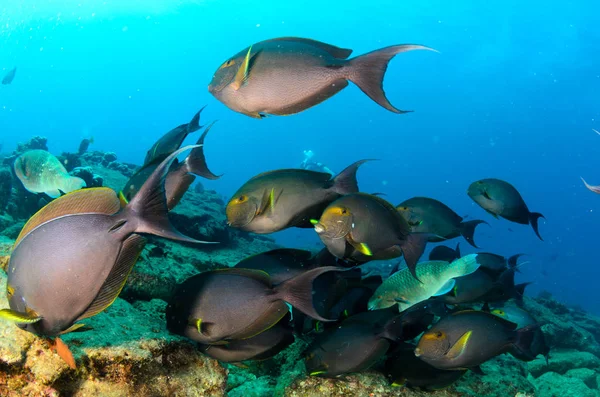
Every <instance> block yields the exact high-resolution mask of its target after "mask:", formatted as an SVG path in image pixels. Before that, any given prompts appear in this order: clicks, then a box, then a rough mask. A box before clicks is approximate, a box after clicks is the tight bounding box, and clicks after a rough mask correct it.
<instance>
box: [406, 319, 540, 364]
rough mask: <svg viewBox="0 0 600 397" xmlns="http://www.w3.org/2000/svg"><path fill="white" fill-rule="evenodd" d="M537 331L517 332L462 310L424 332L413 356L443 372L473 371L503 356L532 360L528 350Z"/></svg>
mask: <svg viewBox="0 0 600 397" xmlns="http://www.w3.org/2000/svg"><path fill="white" fill-rule="evenodd" d="M538 327H539V326H538V325H530V326H527V327H525V328H522V329H519V330H517V329H516V328H517V325H516V324H515V323H512V322H510V321H507V320H504V319H502V318H500V317H498V316H495V315H493V314H491V313H488V312H483V311H475V310H464V311H460V312H456V313H453V314H450V315H449V316H447V317H444V318H443V319H441V320H440V321H439V322H438V323H437V324H435V325H433V327H431V328H430V329H429V330H428V331H427V332H425V333H424V334H423V336H421V339H420V340H419V343H418V344H417V347H416V348H415V355H416V356H417V357H419V358H420V359H421V360H423V361H425V362H426V363H427V364H429V365H431V366H433V367H435V368H437V369H444V370H465V369H469V368H475V367H478V366H479V365H480V364H482V363H484V362H486V361H487V360H489V359H491V358H493V357H495V356H497V355H499V354H503V353H512V354H513V355H514V356H518V357H517V358H519V359H521V358H524V357H526V358H527V359H528V360H533V359H534V358H535V356H533V354H532V353H531V352H530V346H531V343H532V341H533V338H534V335H535V332H534V331H535V330H536V329H537V328H538Z"/></svg>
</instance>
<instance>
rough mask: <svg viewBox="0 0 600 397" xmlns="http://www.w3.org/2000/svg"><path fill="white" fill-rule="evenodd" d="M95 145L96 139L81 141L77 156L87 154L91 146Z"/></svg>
mask: <svg viewBox="0 0 600 397" xmlns="http://www.w3.org/2000/svg"><path fill="white" fill-rule="evenodd" d="M92 143H94V137H91V138H89V139H88V138H84V139H82V140H81V142H80V143H79V149H77V154H79V155H82V154H84V153H85V152H87V151H88V148H89V147H90V144H92Z"/></svg>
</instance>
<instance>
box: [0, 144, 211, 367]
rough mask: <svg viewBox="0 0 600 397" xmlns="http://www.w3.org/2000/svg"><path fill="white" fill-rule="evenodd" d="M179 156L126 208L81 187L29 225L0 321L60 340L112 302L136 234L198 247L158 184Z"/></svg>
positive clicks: (136, 251)
mask: <svg viewBox="0 0 600 397" xmlns="http://www.w3.org/2000/svg"><path fill="white" fill-rule="evenodd" d="M187 149H189V148H183V149H182V150H181V151H183V150H187ZM181 151H178V152H175V153H173V155H171V156H170V157H168V158H167V159H165V161H164V162H163V163H162V164H161V166H159V167H158V168H157V169H156V171H155V172H154V174H153V175H152V176H151V177H150V178H149V179H148V181H147V182H146V184H145V185H144V186H143V187H142V189H141V190H140V194H139V195H138V196H136V198H135V199H134V200H132V201H131V203H129V204H128V205H127V206H126V207H125V208H121V204H120V202H119V199H118V198H117V195H116V194H115V192H114V191H112V190H111V189H108V188H94V189H83V190H78V191H76V192H73V193H69V194H67V195H65V196H62V197H60V198H58V199H57V200H54V201H52V202H50V203H49V204H48V205H46V206H45V207H44V208H43V209H42V210H40V211H38V212H37V213H36V214H35V215H34V216H33V217H32V218H31V219H29V221H28V222H27V223H26V224H25V226H24V227H23V229H22V230H21V233H20V234H19V236H18V237H17V240H16V241H15V245H14V249H13V253H12V255H11V257H10V262H9V264H8V272H7V274H8V280H7V292H8V301H9V305H10V309H2V310H0V318H2V319H5V320H9V321H11V322H13V323H15V324H17V325H18V326H19V327H20V328H22V329H25V330H26V331H29V332H31V333H34V334H36V335H40V336H47V337H52V338H58V337H59V336H60V335H62V334H64V333H68V332H72V331H74V330H76V329H79V328H81V326H82V324H78V323H77V322H78V321H80V320H83V319H86V318H89V317H92V316H95V315H96V314H98V313H100V312H102V311H103V310H104V309H106V308H107V307H108V306H110V305H111V304H112V303H113V302H114V300H115V299H116V297H117V295H118V294H119V293H120V292H121V289H122V288H123V286H124V285H125V282H126V279H127V276H128V275H129V272H130V270H131V268H132V267H133V266H134V264H135V262H136V261H137V258H138V256H139V255H140V253H141V252H142V249H143V248H144V245H145V243H146V239H145V238H144V237H142V235H141V234H142V233H143V234H152V235H155V236H161V237H165V238H170V239H173V240H179V241H186V242H190V243H200V241H197V240H194V239H191V238H189V237H186V236H183V235H182V234H180V233H179V232H178V231H176V230H175V229H174V228H173V227H172V225H171V223H170V222H169V219H168V217H167V211H166V202H165V194H164V187H163V184H164V178H165V175H166V171H167V169H168V168H169V165H170V164H171V162H172V161H173V159H174V157H175V156H176V155H177V154H179V153H180V152H181ZM56 341H57V343H58V339H56ZM63 345H64V344H63ZM63 345H61V346H63ZM58 347H59V348H60V346H58ZM63 350H64V349H63ZM67 359H68V360H72V357H67Z"/></svg>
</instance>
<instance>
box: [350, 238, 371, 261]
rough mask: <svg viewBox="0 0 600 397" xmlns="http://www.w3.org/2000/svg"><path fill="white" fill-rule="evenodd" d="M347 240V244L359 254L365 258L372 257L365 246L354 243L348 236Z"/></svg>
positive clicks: (369, 250)
mask: <svg viewBox="0 0 600 397" xmlns="http://www.w3.org/2000/svg"><path fill="white" fill-rule="evenodd" d="M347 240H348V244H350V245H351V246H352V247H354V249H355V250H357V251H358V252H360V253H361V254H363V255H366V256H373V252H371V249H370V248H369V246H368V245H367V244H365V243H359V242H357V241H354V240H353V239H352V237H350V235H348V236H347Z"/></svg>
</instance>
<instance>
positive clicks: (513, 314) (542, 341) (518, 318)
mask: <svg viewBox="0 0 600 397" xmlns="http://www.w3.org/2000/svg"><path fill="white" fill-rule="evenodd" d="M491 313H492V314H493V315H495V316H499V317H501V318H503V319H505V320H508V321H510V322H513V323H515V324H517V329H522V328H525V327H527V326H532V325H536V324H538V322H537V321H536V319H535V318H533V316H532V315H531V314H529V312H527V311H526V310H523V309H521V308H519V307H516V306H503V307H501V308H498V309H494V310H492V311H491ZM534 332H535V335H534V337H533V341H532V342H531V346H530V348H529V351H530V352H531V354H533V355H534V356H536V357H537V356H538V355H540V354H541V355H543V356H544V357H545V358H546V363H547V362H548V359H549V358H550V347H549V346H548V344H547V343H546V338H545V336H544V332H543V331H542V329H541V328H537V329H536V330H535V331H534ZM517 354H518V353H517ZM521 359H522V360H524V361H526V360H527V359H528V357H527V356H525V357H524V358H521Z"/></svg>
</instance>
